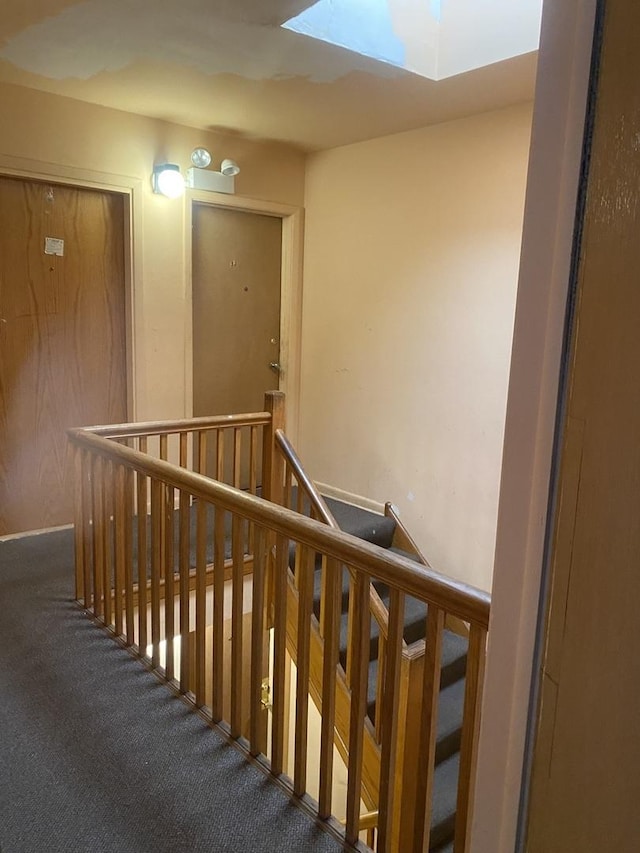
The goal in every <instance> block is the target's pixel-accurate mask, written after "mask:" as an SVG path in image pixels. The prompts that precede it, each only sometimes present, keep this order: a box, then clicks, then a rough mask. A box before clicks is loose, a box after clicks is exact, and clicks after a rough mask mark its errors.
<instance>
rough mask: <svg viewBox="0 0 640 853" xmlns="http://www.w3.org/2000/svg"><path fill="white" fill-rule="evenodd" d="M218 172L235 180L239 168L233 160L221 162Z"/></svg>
mask: <svg viewBox="0 0 640 853" xmlns="http://www.w3.org/2000/svg"><path fill="white" fill-rule="evenodd" d="M220 171H221V172H222V174H223V175H225V176H226V177H227V178H235V176H236V175H239V174H240V166H238V164H237V163H236V161H235V160H223V161H222V165H221V166H220Z"/></svg>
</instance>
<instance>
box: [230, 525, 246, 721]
mask: <svg viewBox="0 0 640 853" xmlns="http://www.w3.org/2000/svg"><path fill="white" fill-rule="evenodd" d="M243 527H244V520H243V519H242V518H240V516H238V515H235V513H234V515H233V519H232V522H231V557H232V561H233V567H232V593H231V719H230V723H231V737H235V738H237V737H240V735H241V734H243V732H242V647H243V631H242V615H243V609H244V608H243V603H244V601H243V599H244V537H243Z"/></svg>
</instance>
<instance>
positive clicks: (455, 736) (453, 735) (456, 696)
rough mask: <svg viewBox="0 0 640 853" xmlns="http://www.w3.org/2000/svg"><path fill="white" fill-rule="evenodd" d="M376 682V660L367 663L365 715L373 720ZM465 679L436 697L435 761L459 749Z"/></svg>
mask: <svg viewBox="0 0 640 853" xmlns="http://www.w3.org/2000/svg"><path fill="white" fill-rule="evenodd" d="M377 682H378V661H377V660H372V661H371V663H370V664H369V684H368V688H367V715H368V716H369V718H370V719H371V720H375V712H376V685H377ZM464 686H465V679H464V678H460V679H458V680H457V681H454V682H453V683H452V684H449V685H447V686H446V687H443V688H441V690H440V697H439V699H438V733H437V736H436V763H439V762H441V761H444V760H445V759H447V758H449V757H450V756H451V755H453V753H454V752H457V751H458V750H459V749H460V737H461V733H462V715H463V711H464Z"/></svg>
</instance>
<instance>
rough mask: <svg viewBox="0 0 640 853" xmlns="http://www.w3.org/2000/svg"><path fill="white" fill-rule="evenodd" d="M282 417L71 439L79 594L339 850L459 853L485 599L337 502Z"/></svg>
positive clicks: (399, 536)
mask: <svg viewBox="0 0 640 853" xmlns="http://www.w3.org/2000/svg"><path fill="white" fill-rule="evenodd" d="M283 424H284V399H283V396H282V395H281V394H279V392H271V393H270V394H268V395H267V397H266V399H265V411H264V412H253V413H247V414H243V415H227V416H212V417H209V418H199V419H192V420H188V421H184V420H180V421H162V422H154V423H147V424H119V425H114V426H109V427H95V428H91V429H76V430H71V431H70V432H69V438H70V441H71V444H72V447H73V453H72V460H73V470H74V477H75V480H76V504H75V534H74V535H75V544H76V598H77V600H78V601H79V602H80V603H81V605H82V607H83V608H84V609H85V610H87V611H88V612H89V613H90V614H91V615H92V617H93V618H95V619H97V620H98V621H99V622H101V623H103V624H104V625H105V627H106V628H107V630H108V631H109V632H111V633H112V634H113V635H115V636H116V637H117V638H119V640H120V641H121V642H122V643H124V644H125V645H126V646H128V647H129V648H130V649H131V650H132V652H133V653H134V654H135V655H136V656H137V657H140V658H142V659H143V660H145V662H146V664H147V666H150V667H151V668H152V669H153V670H154V671H155V672H156V674H157V675H158V676H159V677H160V678H161V679H162V680H163V681H165V682H167V683H169V684H170V685H171V686H172V688H173V689H174V690H176V691H177V692H179V693H180V694H182V696H183V697H184V699H185V701H186V702H187V703H188V704H190V705H191V706H192V707H195V708H197V709H198V711H199V713H200V714H201V716H203V717H204V718H205V719H206V720H208V721H209V722H210V724H211V725H213V726H215V727H216V728H218V729H219V730H220V731H221V732H223V733H224V734H225V735H226V736H228V737H229V738H230V739H231V740H232V741H233V742H234V743H235V744H236V745H237V747H238V748H239V749H240V750H242V751H244V753H245V754H246V755H250V756H251V760H252V761H253V762H256V763H257V765H258V766H260V767H262V768H263V769H264V770H265V772H267V773H268V774H269V777H270V778H271V779H274V780H276V782H277V783H278V785H280V786H281V787H283V788H284V789H285V790H286V791H287V792H288V793H289V794H290V795H291V796H292V797H293V799H294V800H295V802H296V803H297V805H299V806H300V807H301V808H303V809H304V810H306V811H307V812H308V813H309V814H311V815H312V816H314V817H315V818H316V819H317V821H318V825H319V826H321V827H322V829H323V831H325V832H327V833H328V834H329V835H332V836H333V837H334V838H335V839H336V840H338V841H339V842H340V844H342V845H343V847H344V849H349V850H353V849H361V848H360V846H359V844H358V840H359V837H360V836H361V833H362V832H363V831H366V832H367V833H368V835H367V841H368V843H369V845H370V846H371V847H373V848H374V849H375V850H376V851H377V853H409V851H411V853H424V851H425V850H426V849H428V850H430V851H431V853H448V851H450V850H452V849H453V847H452V844H451V841H452V838H453V836H454V832H455V850H456V853H464V851H467V850H468V849H469V843H470V827H471V819H472V813H473V784H474V773H475V763H476V760H477V742H478V730H479V721H480V703H481V696H482V684H483V677H484V660H485V650H486V636H487V629H488V622H489V612H490V599H489V596H488V595H486V593H483V592H482V591H480V590H476V589H473V588H472V587H469V586H466V585H465V584H463V583H459V582H456V581H453V580H452V579H450V578H447V577H446V576H444V575H442V574H441V573H439V572H437V571H436V570H434V569H432V568H431V567H429V566H428V564H426V561H425V560H424V558H423V557H422V556H421V554H420V553H419V550H418V548H417V547H416V545H415V543H414V542H413V540H412V539H411V537H410V536H409V534H408V533H407V531H406V529H405V528H404V526H403V525H402V523H401V521H400V519H399V518H398V517H397V514H396V513H395V512H394V510H393V507H391V505H387V506H386V507H385V512H384V514H378V513H375V512H369V511H367V510H363V509H360V508H358V507H354V506H352V505H350V504H345V503H343V502H341V501H336V500H334V499H331V498H328V499H327V500H326V501H325V500H324V499H323V498H322V497H321V496H320V495H319V493H318V492H317V489H316V487H315V485H314V484H313V482H312V481H311V480H310V479H309V477H308V476H307V474H306V473H305V472H304V469H303V468H302V466H301V464H300V462H299V459H298V458H297V456H296V455H295V451H293V448H291V446H290V444H289V442H288V441H287V439H286V436H285V435H284V432H283V431H282V430H283ZM171 459H173V460H175V461H174V462H170V461H169V460H171ZM305 516H310V518H309V517H305ZM319 522H320V523H319ZM342 531H344V532H342ZM229 537H230V541H229ZM143 566H144V570H143V569H142V567H143ZM248 590H249V591H250V594H251V599H250V600H251V610H250V612H249V611H247V612H245V609H244V603H243V602H244V600H245V592H246V591H248ZM169 602H170V603H171V606H167V605H168V604H169ZM288 661H292V662H293V663H294V664H295V669H296V672H295V691H294V689H293V685H292V681H291V677H290V670H289V663H288ZM294 694H295V695H294ZM310 702H313V704H315V706H316V708H317V709H318V711H319V713H320V729H321V731H320V744H319V750H316V749H315V748H314V750H313V751H314V753H315V752H319V755H318V756H317V758H318V760H319V773H318V777H317V779H318V794H317V795H316V794H315V793H314V794H312V795H311V796H313V797H316V796H317V800H312V799H310V796H308V794H309V791H310V788H309V785H308V784H307V782H308V780H307V772H308V762H309V760H310V751H309V725H310V723H309V713H308V711H309V703H310ZM463 706H464V707H463ZM267 721H270V723H271V725H270V726H267ZM290 735H291V736H290ZM334 748H337V750H338V752H339V753H340V754H341V757H342V759H343V761H344V764H345V766H346V769H347V778H346V802H344V803H342V801H339V802H338V801H336V803H335V805H334V803H333V782H334V781H335V779H334ZM337 766H338V765H336V768H337ZM314 774H315V771H314ZM314 784H315V783H314ZM363 807H364V809H363ZM363 811H364V812H366V814H363ZM334 815H335V817H337V818H339V819H340V820H341V821H342V820H343V819H344V820H343V827H340V825H339V824H338V822H337V821H336V819H335V818H334V817H333V816H334Z"/></svg>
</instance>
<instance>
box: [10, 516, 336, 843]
mask: <svg viewBox="0 0 640 853" xmlns="http://www.w3.org/2000/svg"><path fill="white" fill-rule="evenodd" d="M72 551H73V546H72V531H70V530H64V531H58V532H54V533H47V534H41V535H38V536H31V537H28V538H23V539H18V540H10V541H5V542H0V851H1V853H40V851H43V853H45V851H46V853H57V851H65V853H85V851H86V853H200V851H211V853H276V851H277V853H302V852H303V851H305V853H306V851H309V853H336V851H339V850H342V849H343V848H342V847H341V845H339V844H338V843H337V842H336V841H335V840H334V839H333V838H331V837H330V836H328V835H326V834H325V833H324V832H322V831H321V830H320V829H319V828H318V827H317V826H316V825H315V824H314V822H313V821H312V820H311V819H310V818H309V817H307V815H306V814H304V813H303V812H302V811H301V810H300V809H298V808H297V807H296V806H295V805H293V804H292V803H291V802H290V800H289V799H288V798H287V796H286V795H285V794H284V793H283V792H282V791H281V790H280V789H279V788H278V787H277V786H276V785H275V784H273V783H272V782H271V781H269V779H268V778H266V777H265V776H264V774H262V773H261V772H260V771H259V770H257V769H256V768H255V767H254V766H252V765H251V764H250V763H248V762H247V761H245V760H244V758H243V756H242V755H241V754H240V753H239V752H238V751H237V750H236V749H235V748H234V747H232V746H230V745H229V744H228V743H227V742H226V741H225V740H224V739H223V738H222V737H221V736H220V735H218V734H217V733H216V732H214V731H213V730H212V729H210V728H209V727H208V726H206V724H205V723H204V722H203V721H202V720H201V719H200V718H199V717H198V715H196V714H194V713H192V712H190V711H189V709H188V708H187V707H186V706H185V704H184V703H182V702H181V701H180V700H178V699H177V698H175V697H174V696H173V695H172V694H171V693H170V691H169V690H168V689H167V688H166V687H164V686H163V685H162V684H160V683H159V682H158V680H157V679H156V678H155V677H154V676H153V675H152V674H151V673H149V672H147V671H146V670H145V669H144V667H143V666H141V664H140V663H139V662H137V661H135V660H134V659H133V658H132V657H131V656H130V655H129V654H128V653H127V652H126V651H125V650H124V649H122V648H120V647H119V646H118V645H117V644H116V643H115V642H114V641H113V640H111V639H110V638H109V637H108V636H107V635H106V634H105V633H104V632H103V631H102V630H101V629H99V628H98V627H97V626H95V625H94V624H93V623H92V622H91V621H90V620H89V619H87V618H86V617H85V616H84V615H83V614H82V612H81V611H80V610H79V609H78V608H77V606H76V605H75V604H74V603H73V601H72V596H73V591H72V584H73V569H72V566H73V560H72Z"/></svg>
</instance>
